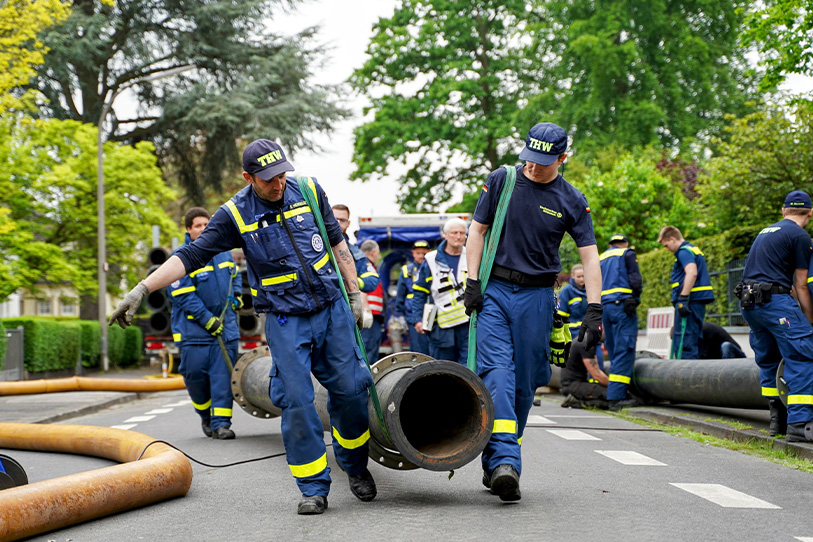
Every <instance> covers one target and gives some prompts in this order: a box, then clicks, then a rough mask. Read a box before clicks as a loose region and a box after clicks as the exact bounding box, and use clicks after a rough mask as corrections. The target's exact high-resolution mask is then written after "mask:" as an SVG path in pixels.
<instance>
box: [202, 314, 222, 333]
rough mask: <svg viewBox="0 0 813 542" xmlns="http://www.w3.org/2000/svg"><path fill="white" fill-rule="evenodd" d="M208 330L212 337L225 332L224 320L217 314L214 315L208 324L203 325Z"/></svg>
mask: <svg viewBox="0 0 813 542" xmlns="http://www.w3.org/2000/svg"><path fill="white" fill-rule="evenodd" d="M203 327H204V328H205V329H206V331H208V332H209V335H211V336H212V337H217V336H218V335H220V334H221V333H223V321H222V320H221V319H220V318H218V317H217V316H212V317H211V318H209V321H208V322H206V325H205V326H203Z"/></svg>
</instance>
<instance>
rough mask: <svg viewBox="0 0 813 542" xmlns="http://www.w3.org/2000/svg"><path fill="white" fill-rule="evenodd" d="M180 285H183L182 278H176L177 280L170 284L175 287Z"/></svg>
mask: <svg viewBox="0 0 813 542" xmlns="http://www.w3.org/2000/svg"><path fill="white" fill-rule="evenodd" d="M180 285H181V281H180V280H176V281H175V282H173V283H172V284H170V286H172V287H173V288H177V287H178V286H180Z"/></svg>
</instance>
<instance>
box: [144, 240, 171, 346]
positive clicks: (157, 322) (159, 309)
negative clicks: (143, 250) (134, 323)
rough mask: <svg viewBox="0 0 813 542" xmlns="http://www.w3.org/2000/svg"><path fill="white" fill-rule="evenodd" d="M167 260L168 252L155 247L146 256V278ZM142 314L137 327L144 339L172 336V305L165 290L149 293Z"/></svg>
mask: <svg viewBox="0 0 813 542" xmlns="http://www.w3.org/2000/svg"><path fill="white" fill-rule="evenodd" d="M168 259H169V251H168V250H167V249H165V248H161V247H155V248H153V249H152V250H150V252H149V254H148V255H147V264H148V265H149V268H148V269H147V274H146V276H150V275H151V274H152V273H153V271H155V270H156V269H158V268H159V267H161V264H163V263H164V262H165V261H167V260H168ZM141 306H142V309H143V314H140V315H139V318H138V325H139V327H140V328H141V331H142V333H143V334H144V338H145V339H157V338H167V337H171V336H172V315H171V311H172V305H171V304H170V301H169V293H168V292H167V289H166V288H160V289H158V290H155V291H154V292H150V293H149V295H147V296H146V297H145V298H144V301H143V303H142V305H141Z"/></svg>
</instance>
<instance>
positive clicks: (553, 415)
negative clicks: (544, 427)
mask: <svg viewBox="0 0 813 542" xmlns="http://www.w3.org/2000/svg"><path fill="white" fill-rule="evenodd" d="M547 417H548V418H594V419H597V418H602V419H605V420H606V419H607V416H593V415H590V414H548V415H547Z"/></svg>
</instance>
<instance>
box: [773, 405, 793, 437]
mask: <svg viewBox="0 0 813 542" xmlns="http://www.w3.org/2000/svg"><path fill="white" fill-rule="evenodd" d="M768 407H769V408H770V409H771V423H770V424H769V425H768V434H769V435H770V436H772V437H775V436H776V435H786V434H787V432H788V409H787V408H785V404H784V403H783V402H782V401H781V400H779V399H771V400H769V401H768Z"/></svg>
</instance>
